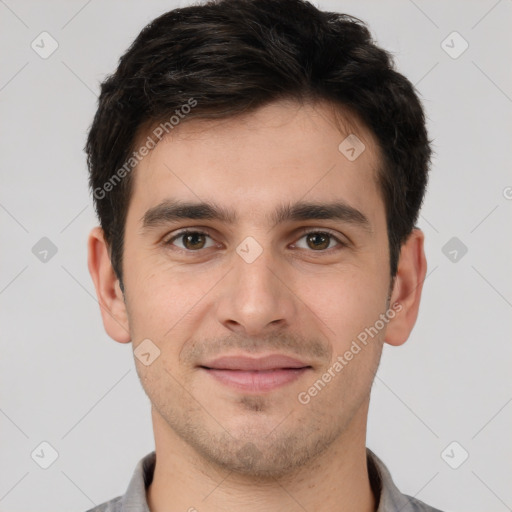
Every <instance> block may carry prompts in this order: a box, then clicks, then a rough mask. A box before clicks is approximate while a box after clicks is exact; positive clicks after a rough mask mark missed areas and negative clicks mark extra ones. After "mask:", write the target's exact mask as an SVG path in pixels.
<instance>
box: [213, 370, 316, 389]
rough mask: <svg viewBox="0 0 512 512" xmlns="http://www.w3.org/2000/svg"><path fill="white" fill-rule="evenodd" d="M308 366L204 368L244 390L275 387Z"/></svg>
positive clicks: (297, 375)
mask: <svg viewBox="0 0 512 512" xmlns="http://www.w3.org/2000/svg"><path fill="white" fill-rule="evenodd" d="M309 369H310V368H288V369H279V370H266V371H242V370H214V369H210V368H204V370H206V371H207V372H208V373H209V374H210V375H211V376H212V377H213V378H215V379H217V380H218V381H220V382H221V383H223V384H225V385H227V386H231V387H232V388H235V389H238V390H241V391H246V392H250V391H252V392H262V391H271V390H273V389H277V388H279V387H281V386H284V385H285V384H289V383H290V382H293V381H294V380H297V379H298V378H299V377H300V376H301V375H303V374H304V373H305V372H306V371H307V370H309Z"/></svg>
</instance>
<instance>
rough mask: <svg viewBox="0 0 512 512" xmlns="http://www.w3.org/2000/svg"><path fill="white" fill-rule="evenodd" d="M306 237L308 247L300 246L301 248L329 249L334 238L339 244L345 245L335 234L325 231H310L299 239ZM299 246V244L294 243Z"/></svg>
mask: <svg viewBox="0 0 512 512" xmlns="http://www.w3.org/2000/svg"><path fill="white" fill-rule="evenodd" d="M303 238H305V239H306V244H307V247H299V248H300V249H313V250H315V251H316V250H326V249H329V248H330V247H329V245H330V243H331V242H332V241H333V240H334V241H335V242H336V244H337V245H343V244H342V243H341V242H340V240H338V239H337V238H336V237H335V236H334V235H332V234H331V233H328V232H325V231H309V232H308V233H305V234H304V235H302V236H301V237H300V239H299V240H302V239H303ZM294 245H296V246H298V244H294Z"/></svg>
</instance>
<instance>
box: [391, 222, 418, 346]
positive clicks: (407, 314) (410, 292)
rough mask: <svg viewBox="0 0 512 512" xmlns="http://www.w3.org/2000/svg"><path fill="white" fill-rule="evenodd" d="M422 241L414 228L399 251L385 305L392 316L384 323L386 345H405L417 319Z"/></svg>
mask: <svg viewBox="0 0 512 512" xmlns="http://www.w3.org/2000/svg"><path fill="white" fill-rule="evenodd" d="M424 239H425V235H424V234H423V231H421V230H420V229H418V228H414V229H413V230H412V233H411V234H410V235H409V238H408V239H407V240H406V241H405V243H404V244H403V245H402V248H401V250H400V259H399V261H398V270H397V274H396V276H395V283H394V286H393V291H392V293H391V302H390V306H389V307H390V308H392V309H394V310H395V312H396V314H395V316H394V318H392V319H391V320H390V321H389V323H388V326H387V329H386V338H385V341H386V343H389V344H390V345H395V346H398V345H402V344H403V343H405V342H406V341H407V339H408V338H409V335H410V333H411V331H412V328H413V327H414V324H415V323H416V318H417V317H418V310H419V307H420V299H421V290H422V289H423V281H424V280H425V275H426V273H427V259H426V257H425V251H424V247H423V242H424ZM394 305H395V306H394Z"/></svg>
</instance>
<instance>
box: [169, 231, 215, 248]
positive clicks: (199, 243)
mask: <svg viewBox="0 0 512 512" xmlns="http://www.w3.org/2000/svg"><path fill="white" fill-rule="evenodd" d="M208 238H210V235H208V234H207V233H202V232H201V231H182V232H181V233H178V234H177V235H175V236H173V237H172V238H171V239H169V240H168V241H167V242H165V244H166V245H177V247H179V248H180V249H184V250H187V251H197V250H199V249H204V248H205V247H207V246H206V243H207V239H208ZM176 242H181V245H180V244H178V243H176Z"/></svg>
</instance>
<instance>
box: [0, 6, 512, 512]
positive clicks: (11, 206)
mask: <svg viewBox="0 0 512 512" xmlns="http://www.w3.org/2000/svg"><path fill="white" fill-rule="evenodd" d="M179 5H187V2H175V1H156V0H155V1H152V2H143V1H133V0H131V1H127V0H122V1H121V0H102V1H100V0H89V1H84V0H80V1H78V0H77V1H74V0H73V1H70V0H66V1H64V0H61V1H56V0H47V1H45V2H40V1H35V0H34V1H29V0H0V48H1V64H0V159H1V160H0V161H1V167H0V170H1V188H0V222H1V233H2V238H1V240H2V244H1V247H2V250H1V251H0V272H1V273H0V320H1V330H0V333H1V352H0V354H1V355H0V432H1V446H0V461H1V463H0V464H1V467H0V510H1V511H9V512H26V511H40V512H50V511H52V512H56V511H62V512H64V511H66V512H67V511H72V510H74V511H77V512H78V511H85V510H87V509H89V508H91V507H93V506H94V505H95V504H99V503H102V502H104V501H106V500H108V499H111V498H113V497H115V496H118V495H120V494H123V493H124V492H125V490H126V487H127V485H128V482H129V480H130V478H131V475H132V473H133V470H134V468H135V465H136V463H137V462H138V461H139V460H140V459H141V458H142V457H143V456H144V455H145V454H146V453H148V452H150V451H152V450H153V449H154V441H153V432H152V426H151V420H150V404H149V400H148V399H147V397H146V395H145V394H144V392H143V389H142V387H141V385H140V383H139V380H138V377H137V375H136V372H135V366H134V361H133V355H132V347H131V345H130V344H128V345H121V344H118V343H116V342H114V341H113V340H111V339H110V338H109V337H108V336H107V335H106V333H105V332H104V330H103V325H102V322H101V318H100V312H99V306H98V304H97V301H96V298H95V292H94V287H93V283H92V280H91V278H90V276H89V273H88V270H87V253H86V240H87V235H88V233H89V231H90V229H91V228H92V227H93V226H94V225H96V219H95V215H94V210H93V206H92V198H91V195H90V193H89V190H88V187H87V167H86V162H85V155H84V152H83V149H82V148H83V146H84V143H85V138H86V133H87V130H88V128H89V126H90V123H91V121H92V117H93V115H94V112H95V108H96V100H97V94H98V91H99V83H100V82H101V81H102V80H103V79H104V78H105V76H106V75H107V74H109V73H111V72H113V71H114V70H115V67H116V65H117V61H118V59H119V57H120V55H121V54H122V53H123V52H124V51H125V49H126V48H127V47H128V45H129V44H130V43H131V42H132V40H133V39H134V38H135V36H136V35H137V34H138V33H139V31H140V30H141V29H142V28H143V27H144V26H145V25H146V24H147V23H148V22H149V21H150V20H152V19H153V18H155V17H156V16H157V15H159V14H161V13H163V12H165V11H167V10H170V9H172V8H174V7H177V6H179ZM315 5H317V6H319V7H320V8H322V9H324V10H335V11H339V12H346V13H348V14H352V15H355V16H358V17H360V18H361V19H362V20H364V21H366V22H367V23H368V24H369V26H370V29H371V31H372V33H373V34H374V36H375V39H376V40H377V42H378V43H379V44H380V45H381V46H383V47H384V48H386V49H388V50H390V51H391V52H393V54H394V55H395V61H396V65H397V67H398V69H399V70H400V71H401V72H402V73H403V74H405V75H406V76H407V77H408V78H409V80H410V81H411V82H412V83H413V84H415V85H416V87H417V89H418V91H419V93H420V95H421V98H422V101H423V103H424V106H425V109H426V113H427V116H428V129H429V134H430V137H431V138H432V139H433V141H434V142H433V146H434V151H435V156H434V159H433V166H432V171H431V176H430V184H429V189H428V194H427V196H426V200H425V203H424V207H423V209H422V214H421V218H420V222H419V227H421V228H422V229H423V230H424V232H425V235H426V253H427V259H428V266H429V269H428V277H427V279H426V281H425V285H424V291H423V299H422V304H421V308H420V314H419V318H418V321H417V324H416V326H415V328H414V330H413V332H412V335H411V337H410V339H409V340H408V342H407V343H406V344H405V345H403V346H402V347H398V348H393V347H389V346H386V347H385V350H384V354H383V359H382V363H381V366H380V369H379V372H378V377H377V379H376V382H375V386H374V389H373V395H372V401H371V410H370V416H369V425H368V443H367V444H368V446H369V447H370V448H372V449H373V450H374V451H375V452H376V453H377V454H378V455H379V456H380V457H381V458H382V459H383V460H384V462H385V463H386V464H387V465H388V467H389V469H390V471H391V473H392V476H393V478H394V479H395V482H396V483H397V485H398V486H399V488H400V489H401V490H402V492H405V493H407V494H410V495H413V496H416V497H417V498H419V499H421V500H423V501H425V502H427V503H429V504H431V505H433V506H436V507H438V508H440V509H442V510H447V511H460V512H462V511H464V512H476V511H486V512H489V511H496V512H501V511H506V510H512V481H511V480H512V478H511V474H512V471H511V470H512V462H511V461H512V443H511V437H510V432H511V431H512V428H511V427H512V403H511V401H512V385H511V379H510V368H511V362H512V343H511V342H510V341H511V336H510V329H511V326H512V322H511V318H512V315H511V312H512V309H511V308H512V279H511V270H510V267H511V261H512V244H511V243H510V242H511V229H510V227H511V222H510V221H511V216H512V215H511V214H512V200H511V198H512V173H511V169H512V167H511V164H512V152H511V151H510V146H511V143H510V141H511V136H512V72H511V69H512V68H511V66H510V62H511V46H512V30H511V27H512V1H511V0H501V1H495V0H481V1H468V0H459V1H454V0H450V1H446V0H442V1H441V0H438V1H428V2H427V1H422V0H415V1H412V0H410V1H409V0H395V1H337V0H336V1H335V0H333V1H322V2H319V3H316V4H315ZM42 32H47V33H48V34H49V35H50V37H51V39H50V38H48V36H47V35H43V36H41V35H40V34H41V33H42ZM454 32H456V34H454ZM42 37H44V38H46V39H45V41H46V42H45V44H44V45H43V44H41V43H40V42H39V48H38V47H37V46H36V44H37V42H38V41H41V38H42ZM53 40H54V41H56V43H57V44H58V48H57V49H56V50H55V51H54V53H53V54H51V55H50V56H48V57H47V58H42V57H41V56H40V53H41V52H42V50H43V48H41V47H42V46H44V48H45V51H50V50H51V49H52V46H51V45H52V44H53V45H55V43H54V42H52V41H53ZM33 41H35V43H34V44H33V43H32V42H33ZM33 46H35V47H36V48H38V50H37V51H36V50H35V49H34V48H33ZM466 46H467V48H466ZM41 239H44V240H43V241H41ZM46 239H48V240H49V241H50V242H51V243H49V241H48V240H46ZM37 244H40V245H37ZM41 244H43V245H41ZM45 244H46V245H45ZM447 244H448V245H447ZM42 246H44V247H46V248H47V249H48V248H49V249H48V251H49V252H48V253H47V254H46V261H41V254H40V252H41V250H40V247H42ZM45 250H46V249H45ZM52 250H53V252H52ZM454 250H455V251H456V257H455V256H454V255H455V253H454V252H453V251H454ZM466 250H467V252H465V251H466ZM55 251H56V252H55ZM53 253H55V254H53ZM454 442H455V444H452V443H454ZM41 443H48V444H43V445H42V444H41ZM53 450H54V451H55V456H57V459H56V460H55V461H54V462H53V464H51V465H50V466H49V467H48V468H47V469H43V468H42V467H41V464H44V461H43V460H42V459H43V458H46V460H47V462H48V461H50V459H51V457H52V454H54V452H53ZM41 453H44V454H45V455H44V457H42V456H40V458H39V459H38V457H37V454H41ZM466 453H467V455H468V457H467V459H466V460H465V461H464V462H463V463H462V464H460V462H461V461H462V460H463V459H464V458H465V457H466ZM443 454H444V455H443ZM48 457H50V459H49V458H48ZM448 462H449V463H448ZM450 464H451V465H450ZM458 464H460V465H459V467H457V468H456V469H454V468H453V467H452V466H456V465H458ZM311 512H313V511H311Z"/></svg>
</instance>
